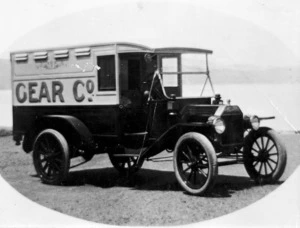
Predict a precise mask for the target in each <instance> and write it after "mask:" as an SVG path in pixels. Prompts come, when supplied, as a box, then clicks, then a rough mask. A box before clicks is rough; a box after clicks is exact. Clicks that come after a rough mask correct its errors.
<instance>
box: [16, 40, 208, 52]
mask: <svg viewBox="0 0 300 228" xmlns="http://www.w3.org/2000/svg"><path fill="white" fill-rule="evenodd" d="M95 47H108V48H111V50H117V52H118V53H130V52H149V53H157V54H160V53H173V54H179V53H207V54H212V51H211V50H207V49H200V48H190V47H164V48H150V47H148V46H145V45H141V44H135V43H128V42H112V43H98V44H83V45H74V46H67V47H66V46H65V47H64V46H62V47H49V48H42V49H27V50H18V51H12V52H11V54H18V53H31V52H40V51H53V50H68V49H76V48H95Z"/></svg>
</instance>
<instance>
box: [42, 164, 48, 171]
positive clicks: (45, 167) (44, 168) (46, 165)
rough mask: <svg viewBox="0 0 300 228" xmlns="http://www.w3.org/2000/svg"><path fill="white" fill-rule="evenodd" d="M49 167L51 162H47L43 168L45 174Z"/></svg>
mask: <svg viewBox="0 0 300 228" xmlns="http://www.w3.org/2000/svg"><path fill="white" fill-rule="evenodd" d="M48 166H49V162H46V164H45V166H44V167H43V168H42V169H43V172H45V171H46V169H47V168H48Z"/></svg>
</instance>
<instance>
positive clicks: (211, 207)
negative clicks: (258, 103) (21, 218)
mask: <svg viewBox="0 0 300 228" xmlns="http://www.w3.org/2000/svg"><path fill="white" fill-rule="evenodd" d="M281 137H282V138H283V140H284V141H285V143H286V146H287V150H288V162H287V167H286V170H285V173H284V175H283V176H282V178H281V179H280V181H279V182H278V183H277V184H275V185H264V186H260V185H256V184H255V183H254V182H253V181H252V180H251V179H250V178H249V177H248V175H247V173H246V172H245V169H244V167H243V165H231V166H226V167H221V168H220V169H219V176H218V178H217V183H216V185H215V187H214V189H213V190H212V193H211V194H210V195H209V196H206V197H195V196H190V195H188V194H186V193H184V192H183V191H182V189H181V187H180V186H179V185H178V183H177V181H176V178H175V175H174V172H173V165H172V162H145V163H144V165H143V168H142V169H141V170H140V171H139V172H138V173H136V174H135V175H133V176H132V177H131V178H129V179H128V178H124V177H121V176H119V174H118V172H117V171H116V170H115V169H114V168H113V167H112V165H111V163H110V161H109V159H108V157H107V155H106V154H102V155H96V156H95V157H94V158H93V159H92V160H91V161H90V162H88V163H86V164H84V165H83V166H80V167H78V168H75V169H72V170H71V171H70V175H69V178H68V181H67V185H66V186H49V185H45V184H42V183H41V182H40V180H39V178H38V177H37V176H36V173H35V170H34V168H33V165H32V157H31V155H30V154H25V153H24V152H23V151H22V149H21V147H20V146H15V145H14V142H13V141H12V137H11V136H6V137H0V148H1V149H0V173H1V175H2V176H3V177H4V178H5V179H6V180H7V181H8V183H10V184H11V185H12V186H13V187H14V188H15V189H17V190H18V191H19V192H20V193H21V194H23V195H25V196H26V197H28V198H29V199H31V200H33V201H35V202H37V203H39V204H41V205H44V206H46V207H48V208H52V209H54V210H56V211H59V212H62V213H65V214H68V215H71V216H75V217H79V218H82V219H86V220H90V221H95V222H99V223H106V224H117V225H179V224H187V223H195V222H199V221H202V220H207V219H212V218H215V217H219V216H221V215H224V214H228V213H230V212H233V211H236V210H238V209H240V208H243V207H245V206H247V205H249V204H252V203H253V202H255V201H257V200H259V199H261V198H262V197H264V196H265V195H267V194H268V193H270V192H271V191H273V190H274V189H276V188H277V187H278V186H279V185H280V184H282V183H283V182H284V181H285V180H286V179H287V178H288V177H289V176H290V175H291V173H292V172H293V171H294V170H295V168H296V167H297V166H298V165H299V164H300V153H299V150H300V136H299V135H296V134H281ZM168 155H170V154H167V153H166V152H164V153H163V154H160V155H159V156H168ZM74 162H75V161H73V164H74Z"/></svg>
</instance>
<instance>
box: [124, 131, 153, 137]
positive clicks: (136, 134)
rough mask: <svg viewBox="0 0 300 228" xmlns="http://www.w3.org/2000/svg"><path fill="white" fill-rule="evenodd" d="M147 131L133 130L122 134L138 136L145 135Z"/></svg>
mask: <svg viewBox="0 0 300 228" xmlns="http://www.w3.org/2000/svg"><path fill="white" fill-rule="evenodd" d="M147 134H148V132H146V131H145V132H135V133H124V136H140V135H147Z"/></svg>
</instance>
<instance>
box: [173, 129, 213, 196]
mask: <svg viewBox="0 0 300 228" xmlns="http://www.w3.org/2000/svg"><path fill="white" fill-rule="evenodd" d="M173 162H174V163H173V165H174V170H175V175H176V178H177V181H178V182H179V184H180V185H181V187H182V188H184V189H185V190H186V191H187V192H188V193H190V194H193V195H203V194H204V193H206V192H208V191H209V190H210V189H211V188H212V187H213V185H214V181H215V177H216V176H217V175H218V166H217V157H216V153H215V150H214V147H213V146H212V144H211V142H210V141H209V140H208V139H207V138H206V137H205V136H204V135H202V134H199V133H196V132H190V133H186V134H184V135H183V136H181V137H180V138H179V140H178V141H177V143H176V146H175V150H174V159H173Z"/></svg>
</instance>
